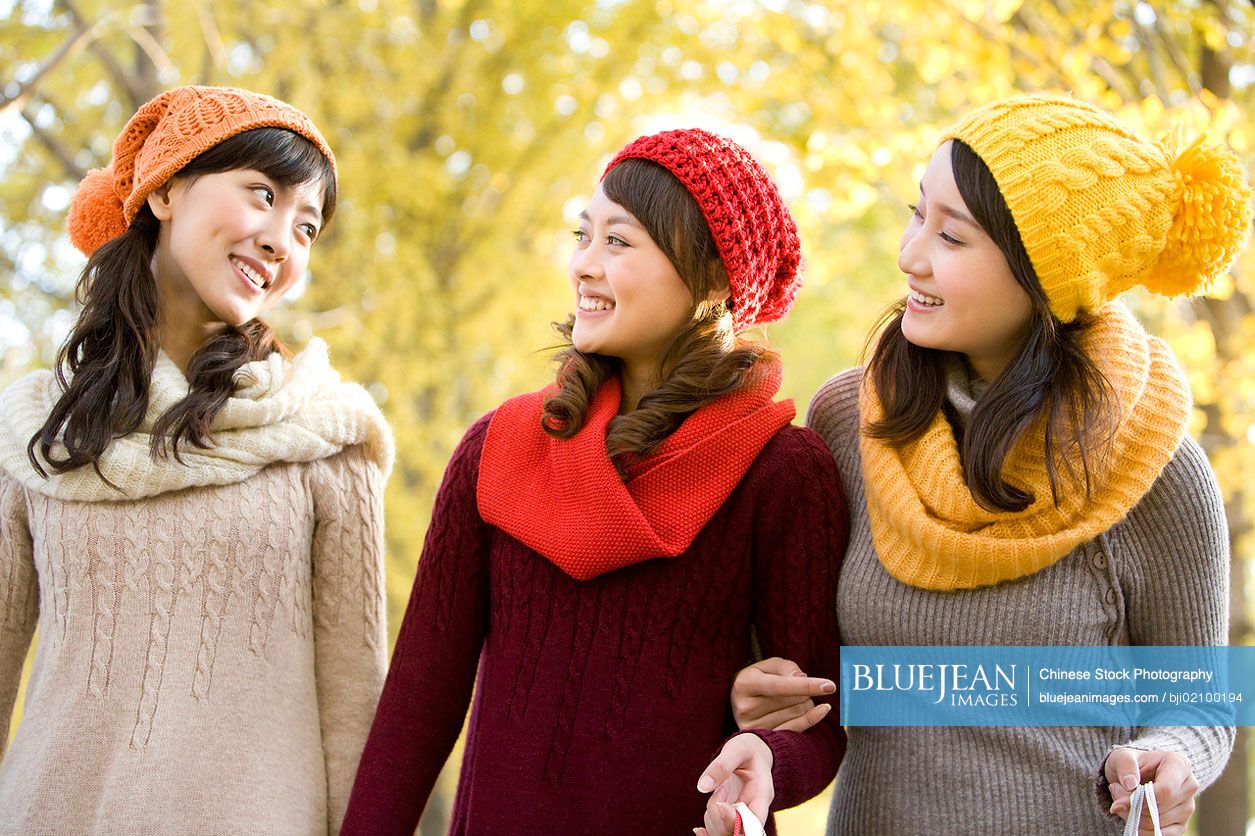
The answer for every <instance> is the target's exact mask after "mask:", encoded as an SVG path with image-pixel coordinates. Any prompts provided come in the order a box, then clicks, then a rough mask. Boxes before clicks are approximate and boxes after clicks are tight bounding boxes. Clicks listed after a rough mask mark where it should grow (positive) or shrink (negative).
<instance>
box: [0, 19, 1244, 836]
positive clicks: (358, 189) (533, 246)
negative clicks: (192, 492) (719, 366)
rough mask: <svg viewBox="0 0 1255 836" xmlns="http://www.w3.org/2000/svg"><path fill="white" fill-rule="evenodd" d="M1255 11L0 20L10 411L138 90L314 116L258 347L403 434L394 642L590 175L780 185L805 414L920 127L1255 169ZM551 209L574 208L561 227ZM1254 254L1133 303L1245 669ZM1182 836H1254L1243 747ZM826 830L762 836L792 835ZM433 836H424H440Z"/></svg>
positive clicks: (3, 364) (541, 331) (923, 151)
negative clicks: (301, 265)
mask: <svg viewBox="0 0 1255 836" xmlns="http://www.w3.org/2000/svg"><path fill="white" fill-rule="evenodd" d="M1253 32H1255V4H1253V3H1252V2H1250V0H1191V2H1181V3H1177V4H1172V5H1163V4H1148V3H1135V2H1128V1H1127V0H1125V1H1124V2H1111V1H1108V0H1097V2H1085V3H1081V2H1073V0H1025V1H1024V2H1020V0H983V1H982V0H930V2H922V0H897V2H893V3H889V2H883V0H881V2H877V1H876V0H870V1H869V2H838V0H828V2H824V3H818V2H816V3H807V2H801V1H800V0H760V1H759V2H751V0H722V1H720V0H693V2H685V3H679V2H671V0H649V2H645V1H644V0H597V1H593V0H585V1H584V2H577V1H576V0H546V1H545V2H540V0H513V1H512V2H504V0H408V2H402V1H401V0H354V2H347V0H340V1H338V2H314V0H290V2H285V3H272V4H259V3H245V2H242V0H218V2H214V3H210V2H209V1H208V0H192V2H189V3H178V4H176V3H170V2H163V0H143V2H136V3H105V2H97V1H96V0H71V1H70V2H66V0H55V2H52V1H50V0H0V280H2V281H0V350H2V351H3V355H2V358H3V359H2V360H0V383H2V382H6V381H7V380H9V379H11V378H12V377H13V376H15V375H16V374H18V373H20V372H21V371H23V370H25V369H26V368H29V367H30V366H32V365H36V364H46V363H47V362H49V360H50V359H51V353H52V350H53V348H54V347H55V345H56V343H57V342H58V341H59V340H60V338H61V337H62V336H63V335H64V333H65V330H66V328H67V324H68V322H69V320H70V318H71V317H72V313H73V312H72V308H71V295H72V288H73V283H74V281H75V279H76V277H77V272H78V270H79V269H80V267H81V264H82V258H81V256H79V255H78V254H77V253H76V252H74V251H73V250H72V248H70V247H69V246H68V244H67V243H66V241H65V239H64V237H63V234H62V230H63V225H64V213H65V208H66V206H67V204H68V200H69V196H70V195H71V194H72V191H73V188H74V184H75V182H76V180H77V179H78V177H79V176H81V174H82V173H83V171H84V170H86V169H87V168H89V167H92V166H94V165H100V164H103V163H104V162H105V161H106V160H107V159H108V157H109V153H110V142H111V140H112V138H113V137H114V136H115V135H116V133H117V131H118V129H119V128H120V127H121V125H122V123H123V122H124V121H125V119H126V118H127V117H128V116H129V115H130V113H131V112H132V111H133V110H134V109H135V107H136V106H138V105H139V104H140V103H142V102H143V101H145V100H146V99H147V98H148V97H150V96H151V95H152V94H154V93H155V92H156V91H157V90H159V89H161V88H163V87H166V86H170V85H174V84H182V83H207V84H235V85H240V86H245V87H250V88H253V89H258V90H263V91H266V92H270V93H273V94H275V95H278V96H280V97H282V98H286V99H288V100H290V101H292V102H293V103H295V104H297V105H298V106H300V107H302V108H303V109H305V110H306V111H307V112H309V113H310V115H311V116H312V117H313V118H314V119H315V121H316V122H318V124H319V125H320V126H322V127H323V128H324V130H325V131H326V132H327V134H328V138H329V140H330V141H331V143H332V145H333V146H334V147H335V148H336V150H337V155H338V158H339V163H340V170H341V173H342V178H343V182H342V186H341V194H342V201H341V205H340V210H339V212H338V214H337V218H336V221H335V223H333V224H332V225H331V226H330V228H329V229H328V234H327V235H326V236H324V237H323V238H322V239H321V240H320V241H319V244H318V247H317V251H316V253H315V255H314V259H313V276H312V280H311V281H310V282H309V283H308V285H307V287H306V288H305V290H304V292H303V294H302V295H301V296H300V297H299V298H297V299H296V300H295V301H294V302H292V303H291V304H289V305H286V306H285V307H283V308H282V309H281V310H280V311H279V313H278V315H277V316H276V317H275V320H276V325H277V326H278V327H279V329H280V331H281V333H284V334H285V335H286V336H287V337H288V338H290V339H291V340H292V341H293V342H295V343H298V344H299V343H302V342H304V341H305V340H306V339H308V337H309V336H310V335H311V334H313V333H318V334H319V335H321V336H323V337H325V338H326V339H327V340H328V341H329V342H330V343H331V345H332V348H333V352H334V355H335V360H336V364H337V366H338V367H339V368H340V369H341V371H342V372H343V373H344V374H345V375H346V376H348V377H351V378H353V379H356V380H360V381H362V382H364V383H366V384H367V385H369V386H370V387H371V391H372V392H373V393H374V394H375V395H376V397H377V398H378V399H379V400H380V401H381V402H382V403H383V407H384V410H385V412H386V413H387V415H388V417H389V419H390V420H391V421H392V423H393V426H394V427H395V429H396V433H397V440H398V444H399V448H400V454H399V459H398V465H397V469H396V472H395V474H394V476H393V479H392V481H391V484H390V485H389V488H388V496H387V507H388V545H389V570H390V571H389V598H390V604H391V612H392V615H393V619H392V627H393V629H394V630H395V629H396V627H397V625H398V624H399V616H400V612H401V609H402V607H403V606H404V602H405V598H406V595H407V594H408V588H409V582H410V579H411V578H412V576H413V568H414V562H415V560H416V559H417V555H418V551H419V547H420V544H421V539H422V535H423V531H424V528H425V524H426V519H427V516H428V512H429V509H430V505H431V501H432V496H433V494H434V490H435V487H436V485H437V483H438V480H439V478H440V475H441V472H442V469H443V465H444V462H445V460H446V458H447V456H448V454H449V452H450V451H451V449H452V447H453V445H454V444H455V443H456V441H457V439H458V438H459V436H460V434H461V432H462V431H463V429H464V428H465V427H466V426H467V425H468V424H469V423H470V422H471V420H473V418H474V417H476V416H477V415H479V414H481V413H482V412H483V411H485V410H487V409H489V408H491V407H492V406H494V405H495V404H496V403H498V402H499V401H500V400H501V399H502V398H504V397H506V396H507V395H509V394H511V393H513V392H516V391H520V390H522V389H525V388H534V387H535V386H536V385H539V384H540V383H541V382H542V381H543V380H544V379H545V376H546V374H547V366H546V360H545V356H544V353H543V352H541V351H540V349H543V348H544V347H546V346H548V345H550V344H552V342H553V336H552V334H551V332H550V331H549V329H548V322H549V321H550V320H553V319H557V318H561V317H562V316H564V313H565V311H566V309H567V306H568V305H569V293H568V291H567V289H566V284H565V279H564V276H565V271H564V260H565V256H566V252H567V247H568V245H567V243H566V240H567V239H566V238H565V236H566V234H567V233H566V230H567V229H568V228H569V227H570V224H571V223H572V221H573V216H574V212H575V211H578V206H579V201H580V200H582V199H584V198H586V197H587V196H588V195H589V194H590V193H591V191H592V188H593V185H594V183H595V182H596V177H597V175H598V174H599V172H600V165H601V164H602V163H604V161H605V160H606V158H607V155H609V154H611V153H613V151H614V150H615V149H616V148H618V147H619V146H620V145H622V143H623V142H625V141H626V140H627V139H630V138H631V137H632V136H634V135H636V134H637V133H640V132H642V131H646V130H654V129H657V128H658V127H659V126H667V125H673V124H702V125H705V126H707V127H712V128H714V129H715V130H720V131H724V132H728V133H731V134H732V135H734V136H735V137H736V138H737V139H738V140H740V141H742V142H744V143H745V144H746V145H748V146H749V147H751V148H752V149H753V150H754V151H755V152H756V153H757V154H758V155H759V156H760V157H761V158H762V159H764V160H765V161H766V162H767V163H768V165H769V167H770V168H772V170H773V171H774V172H775V173H776V175H777V177H778V179H779V181H780V183H781V185H782V188H783V190H784V191H785V193H786V197H787V198H788V199H789V200H790V202H791V203H792V205H793V206H794V208H795V213H796V215H797V217H798V221H799V224H800V226H801V228H802V233H803V240H804V241H805V242H806V249H807V256H808V260H809V267H808V287H807V288H806V290H805V292H804V293H803V294H802V296H801V298H800V300H799V302H798V304H797V306H796V308H795V309H794V313H793V314H792V316H791V317H790V319H789V320H788V321H787V322H786V323H784V324H782V325H780V326H777V327H775V328H773V329H772V332H771V337H772V340H773V341H774V342H775V343H776V344H777V345H778V346H779V347H780V348H781V350H782V352H783V354H784V357H785V361H786V369H787V370H788V377H787V379H786V387H785V388H786V392H787V393H788V394H790V395H792V396H793V397H795V398H797V399H798V400H799V402H800V403H805V401H806V400H807V399H808V397H809V395H810V393H811V392H813V391H814V390H815V389H816V388H817V387H818V385H819V384H820V383H821V382H822V381H823V380H824V379H825V378H826V377H827V376H829V375H830V374H832V373H833V372H835V371H837V370H839V369H841V368H843V367H845V366H848V365H850V364H852V363H854V362H856V361H857V356H858V352H859V350H860V349H861V347H862V344H863V340H864V338H865V337H866V332H867V328H868V326H869V325H870V323H871V322H872V320H873V319H874V318H875V314H876V312H877V311H878V310H879V309H881V308H882V307H883V306H884V305H885V304H886V303H888V302H889V301H890V300H892V299H893V298H894V297H895V296H896V295H899V294H900V292H901V279H900V276H899V274H898V272H897V269H896V247H897V238H898V234H899V232H900V230H901V227H902V225H903V224H904V222H905V219H906V218H905V210H904V209H903V208H902V207H903V206H904V204H905V203H906V202H907V201H909V200H910V199H912V198H913V197H914V195H915V189H916V187H915V184H916V182H917V181H918V178H919V176H920V174H921V172H922V170H923V165H924V162H925V161H926V160H927V158H928V156H929V154H930V153H931V150H932V147H933V144H934V142H935V138H936V136H937V131H938V129H939V128H940V127H941V126H943V125H944V124H945V123H947V122H948V121H950V120H951V119H953V118H955V117H956V116H957V115H958V114H960V113H962V112H963V111H965V110H967V109H969V108H970V107H973V106H975V105H978V104H981V103H984V102H986V101H989V100H990V99H993V98H997V97H1000V96H1004V95H1008V94H1011V93H1013V92H1017V91H1021V90H1038V89H1052V90H1070V91H1073V92H1074V93H1076V94H1077V95H1080V96H1082V97H1084V98H1087V99H1090V100H1093V101H1095V102H1097V103H1099V104H1103V105H1105V106H1107V107H1109V108H1111V109H1113V110H1116V111H1118V112H1119V113H1120V115H1121V116H1122V117H1123V118H1125V119H1126V120H1128V121H1129V122H1130V123H1133V124H1137V125H1140V126H1141V127H1143V128H1144V129H1145V130H1146V131H1148V132H1150V133H1153V134H1158V133H1161V132H1163V131H1165V130H1167V129H1169V128H1171V127H1172V126H1173V125H1174V124H1184V125H1186V126H1187V127H1188V129H1189V130H1191V131H1198V130H1208V131H1211V132H1212V133H1213V134H1215V135H1217V136H1219V137H1222V138H1224V139H1226V140H1227V141H1228V142H1229V143H1230V144H1231V145H1233V147H1235V148H1236V149H1237V150H1238V151H1239V152H1240V153H1242V154H1244V155H1245V156H1246V158H1247V159H1248V161H1252V158H1253V156H1255V119H1253V118H1252V116H1251V114H1252V113H1255V109H1253V108H1252V105H1255V102H1253V101H1252V99H1253V98H1255V45H1253V42H1252V33H1253ZM572 207H575V208H574V209H573V208H572ZM1253 276H1255V253H1248V254H1247V255H1246V256H1245V257H1244V259H1243V261H1242V262H1241V263H1240V264H1239V265H1238V267H1237V269H1235V271H1234V275H1233V277H1232V279H1231V280H1228V281H1225V282H1222V283H1221V284H1220V285H1219V286H1218V287H1217V288H1215V289H1214V291H1213V293H1212V294H1211V295H1210V296H1209V297H1207V298H1205V299H1200V300H1196V301H1194V302H1191V303H1166V302H1164V301H1162V300H1158V299H1153V298H1150V297H1146V296H1137V295H1134V296H1133V298H1132V302H1133V304H1134V305H1135V306H1136V307H1137V308H1138V311H1139V313H1140V314H1141V315H1142V316H1143V317H1144V318H1146V319H1148V320H1150V321H1151V322H1152V328H1153V329H1154V330H1156V331H1157V332H1159V333H1162V334H1165V335H1167V336H1169V338H1170V339H1171V340H1172V341H1173V343H1174V345H1175V346H1176V348H1177V351H1178V353H1179V354H1180V356H1181V358H1182V361H1183V363H1184V364H1185V366H1186V367H1187V369H1188V370H1189V372H1190V376H1191V381H1192V383H1193V386H1194V392H1195V398H1196V402H1197V406H1198V415H1197V416H1196V422H1195V425H1194V429H1195V431H1196V433H1197V434H1198V436H1199V437H1200V438H1201V439H1202V441H1203V442H1204V445H1205V446H1206V448H1207V450H1208V453H1209V454H1210V456H1211V459H1212V462H1213V465H1214V466H1215V468H1216V471H1217V474H1218V476H1219V478H1220V481H1221V484H1222V487H1223V488H1224V491H1225V496H1226V498H1227V502H1228V510H1229V519H1230V526H1231V533H1232V535H1233V538H1232V540H1233V549H1234V573H1233V607H1232V616H1233V622H1232V624H1233V626H1232V636H1231V638H1232V640H1233V641H1234V642H1235V643H1243V644H1249V643H1252V629H1251V616H1252V613H1251V610H1252V601H1251V599H1252V598H1253V597H1255V596H1252V595H1251V594H1249V593H1248V590H1249V589H1250V583H1251V582H1250V580H1249V575H1250V572H1251V567H1252V566H1255V560H1252V559H1251V553H1252V550H1253V549H1255V543H1253V542H1252V539H1253V538H1252V536H1251V527H1252V523H1251V520H1252V515H1253V514H1255V486H1253V485H1252V484H1251V480H1250V477H1249V476H1248V475H1247V474H1250V473H1251V472H1255V444H1252V442H1253V441H1255V429H1253V421H1255V354H1253V353H1252V351H1251V349H1252V347H1255V307H1253V304H1252V303H1253V301H1255V279H1253V278H1252V277H1253ZM1245 731H1246V730H1243V733H1242V734H1241V735H1240V737H1239V750H1238V752H1237V753H1236V754H1235V757H1234V760H1233V761H1232V762H1231V764H1230V767H1229V769H1228V770H1227V771H1226V773H1225V776H1224V778H1223V779H1222V781H1221V782H1220V783H1219V784H1218V785H1216V786H1215V787H1213V788H1212V789H1211V790H1209V791H1208V793H1207V794H1206V795H1205V796H1204V797H1203V798H1202V800H1201V803H1200V811H1199V813H1198V814H1197V816H1196V820H1195V821H1196V823H1195V830H1196V832H1199V833H1204V834H1207V836H1212V834H1241V833H1245V830H1246V821H1247V818H1248V810H1247V798H1248V796H1249V786H1250V782H1251V777H1250V772H1249V771H1248V768H1247V764H1248V761H1249V756H1248V755H1247V754H1246V751H1245V747H1247V745H1248V744H1247V736H1246V733H1245ZM822 810H823V802H822V801H821V802H818V803H813V804H812V805H809V806H808V807H807V809H806V810H805V811H802V812H800V813H794V814H790V815H791V816H792V818H790V817H789V816H788V815H786V817H783V818H782V819H781V823H782V827H783V828H784V829H785V832H789V828H790V827H793V828H797V829H801V830H803V831H804V832H811V830H813V829H815V828H817V827H818V824H817V823H819V822H822V820H823V813H822ZM432 812H433V815H432V816H430V817H429V819H428V820H427V821H426V823H425V827H424V832H427V831H428V830H430V832H441V831H442V826H441V825H440V823H439V817H440V811H439V810H435V811H432Z"/></svg>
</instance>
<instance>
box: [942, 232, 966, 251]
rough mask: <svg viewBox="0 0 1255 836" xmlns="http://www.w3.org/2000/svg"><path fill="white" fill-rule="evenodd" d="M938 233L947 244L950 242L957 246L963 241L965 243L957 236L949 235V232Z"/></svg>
mask: <svg viewBox="0 0 1255 836" xmlns="http://www.w3.org/2000/svg"><path fill="white" fill-rule="evenodd" d="M937 235H938V236H940V238H941V240H942V241H945V242H946V243H947V244H950V245H952V246H956V247H957V246H959V245H960V244H962V243H963V242H962V241H960V240H959V239H958V238H955V237H953V236H952V235H949V234H947V233H945V232H938V233H937Z"/></svg>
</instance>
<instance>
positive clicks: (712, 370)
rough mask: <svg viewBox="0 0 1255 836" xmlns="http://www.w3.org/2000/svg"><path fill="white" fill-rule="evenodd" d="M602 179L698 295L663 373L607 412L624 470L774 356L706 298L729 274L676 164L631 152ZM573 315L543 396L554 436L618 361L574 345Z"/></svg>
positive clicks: (583, 411) (564, 431)
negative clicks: (621, 410) (553, 380)
mask: <svg viewBox="0 0 1255 836" xmlns="http://www.w3.org/2000/svg"><path fill="white" fill-rule="evenodd" d="M601 188H602V192H604V193H605V195H606V197H607V198H609V199H610V200H612V201H613V202H615V203H617V204H619V205H620V206H622V207H623V208H624V209H626V210H628V211H629V212H631V213H632V215H633V216H634V217H635V218H636V219H637V220H638V221H640V223H641V225H642V226H643V227H644V228H645V230H646V231H647V232H648V233H649V237H650V238H651V239H653V241H654V243H655V244H657V245H658V248H659V249H661V250H662V251H663V252H664V253H665V254H666V256H667V258H668V259H670V261H671V264H672V265H673V266H674V267H675V269H676V272H677V273H679V275H680V278H681V279H682V280H683V281H684V284H685V285H686V286H687V287H688V289H689V290H690V291H691V292H692V293H693V298H694V299H696V300H697V302H696V304H695V307H694V310H693V316H692V318H691V319H690V320H689V321H688V323H687V324H686V325H685V326H684V327H683V328H681V329H680V331H679V333H678V334H676V336H675V338H674V339H673V340H672V341H671V344H670V346H669V347H668V349H667V351H666V352H665V353H664V356H663V358H662V367H661V368H660V369H659V370H658V374H659V377H660V378H661V380H662V382H661V383H660V384H659V385H658V387H657V388H656V389H654V390H653V391H651V392H648V393H647V394H645V395H644V396H643V397H642V398H641V399H640V403H638V404H637V407H636V409H635V410H633V411H632V412H630V413H628V414H627V415H616V416H615V417H614V418H612V419H611V420H610V425H609V427H608V428H607V431H606V450H607V452H608V453H609V454H610V456H611V457H612V458H613V459H614V461H615V465H616V467H619V469H620V472H622V464H623V462H622V460H621V458H620V457H622V456H623V455H624V454H635V455H637V456H645V455H648V454H649V453H650V452H652V451H653V450H654V449H655V448H657V446H658V445H659V444H661V443H662V442H663V440H665V439H666V437H667V436H669V435H670V434H671V433H672V432H674V431H675V430H676V428H677V427H679V426H680V424H681V423H683V421H684V419H685V418H687V417H688V416H689V415H692V414H693V413H694V412H695V411H697V410H698V409H699V408H700V407H702V406H704V405H705V404H708V403H710V402H711V401H713V400H714V399H716V398H718V397H721V396H723V395H727V394H730V393H732V392H735V391H737V390H738V389H741V388H742V387H744V386H745V385H746V384H747V383H748V382H749V381H750V379H751V372H752V371H753V369H754V367H755V366H756V365H757V364H758V363H760V362H761V361H763V360H764V359H767V358H769V357H774V356H775V355H774V353H772V352H771V351H770V350H769V349H768V348H767V347H766V346H764V345H763V344H761V343H756V342H753V341H750V340H746V339H743V338H741V337H739V336H738V335H736V334H734V333H733V330H732V313H731V311H730V310H729V309H728V306H727V305H726V304H725V303H722V302H711V301H706V300H707V299H708V297H710V296H711V295H712V294H716V295H717V293H718V292H719V291H724V290H727V288H728V275H727V273H726V272H725V270H724V267H723V262H722V261H721V260H720V258H719V250H718V248H717V247H716V246H715V240H714V238H713V237H712V236H711V234H710V227H709V226H707V224H706V219H705V218H704V217H703V216H702V210H701V207H699V206H698V205H697V201H696V200H694V199H693V196H692V195H691V194H689V192H688V190H687V189H685V188H684V185H683V184H682V183H681V182H680V181H679V180H677V179H676V178H675V176H674V175H672V174H671V172H669V171H667V169H665V168H664V167H663V166H661V165H659V164H658V163H655V162H652V161H650V160H641V159H628V160H624V161H623V162H621V163H619V164H618V165H616V166H615V167H614V168H612V169H611V170H610V173H609V174H607V175H606V176H605V179H603V180H602V181H601ZM574 324H575V317H574V316H571V317H569V318H568V319H567V321H566V322H561V323H557V322H555V323H554V328H555V329H556V330H557V332H558V334H559V336H560V337H561V338H562V340H563V343H564V347H563V348H562V349H561V350H560V351H559V352H558V354H557V356H556V358H555V359H556V362H557V364H558V377H557V383H558V390H557V391H556V392H554V393H553V394H552V395H550V396H549V398H548V399H547V400H546V401H545V405H544V413H543V416H542V418H541V426H542V427H544V430H545V432H547V433H548V434H549V435H552V436H554V437H556V438H570V437H571V436H573V435H575V433H577V432H579V430H580V428H581V427H582V426H584V420H585V417H586V415H587V413H588V407H589V404H591V403H592V400H593V396H594V395H595V394H596V393H597V389H598V388H599V387H600V386H601V384H602V383H604V382H605V381H606V380H607V379H608V378H609V377H610V376H612V375H615V374H618V373H619V371H620V365H621V364H620V361H619V360H618V358H615V357H609V356H606V355H601V354H585V353H583V352H581V351H579V350H577V349H576V348H575V346H574V345H572V344H571V329H572V328H573V326H574Z"/></svg>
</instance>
